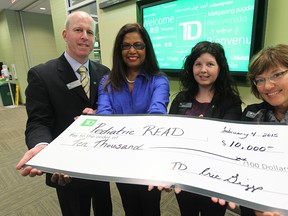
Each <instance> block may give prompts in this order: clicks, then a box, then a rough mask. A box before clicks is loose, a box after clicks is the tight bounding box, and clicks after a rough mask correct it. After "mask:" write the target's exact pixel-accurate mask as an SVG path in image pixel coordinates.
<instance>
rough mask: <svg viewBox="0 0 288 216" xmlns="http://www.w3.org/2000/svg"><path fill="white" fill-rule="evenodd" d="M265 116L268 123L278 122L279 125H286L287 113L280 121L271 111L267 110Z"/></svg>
mask: <svg viewBox="0 0 288 216" xmlns="http://www.w3.org/2000/svg"><path fill="white" fill-rule="evenodd" d="M266 115H267V119H268V121H269V122H279V123H284V124H288V111H287V112H286V113H285V116H284V118H283V119H281V120H280V121H279V120H278V119H277V118H276V117H275V115H274V113H273V111H272V110H268V111H267V114H266Z"/></svg>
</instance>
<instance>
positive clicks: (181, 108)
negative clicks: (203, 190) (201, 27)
mask: <svg viewBox="0 0 288 216" xmlns="http://www.w3.org/2000/svg"><path fill="white" fill-rule="evenodd" d="M180 82H181V83H180V86H181V91H180V92H179V93H178V94H177V95H176V97H175V99H174V100H173V102H172V104H171V107H170V111H169V114H181V115H189V116H198V117H209V118H216V119H229V120H240V119H241V113H242V109H241V104H242V101H241V99H240V97H239V93H238V89H237V87H236V85H235V84H234V82H233V80H232V78H231V77H230V71H229V66H228V63H227V59H226V57H225V52H224V49H223V47H222V46H221V45H220V44H219V43H213V42H209V41H202V42H199V43H197V44H196V45H195V46H194V47H193V48H192V50H191V53H190V54H189V55H188V56H187V57H186V59H185V62H184V68H183V70H182V72H181V77H180ZM176 197H177V201H178V204H179V208H180V212H181V215H182V216H188V215H189V216H191V215H193V216H194V215H195V216H198V215H199V213H201V216H211V215H213V216H224V215H225V212H226V207H227V204H226V205H224V206H221V205H219V204H218V203H214V202H212V200H211V197H205V196H202V195H198V194H194V193H189V192H186V191H182V192H180V193H179V194H176Z"/></svg>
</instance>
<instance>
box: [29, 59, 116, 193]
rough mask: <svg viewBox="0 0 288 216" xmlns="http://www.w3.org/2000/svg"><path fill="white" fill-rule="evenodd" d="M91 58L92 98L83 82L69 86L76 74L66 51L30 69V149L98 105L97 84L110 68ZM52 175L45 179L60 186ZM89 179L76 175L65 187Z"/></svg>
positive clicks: (56, 134)
mask: <svg viewBox="0 0 288 216" xmlns="http://www.w3.org/2000/svg"><path fill="white" fill-rule="evenodd" d="M89 62H90V63H89V73H90V99H88V98H87V96H86V94H85V92H84V90H83V87H82V86H81V85H79V86H77V87H75V88H72V89H69V88H68V87H67V84H69V83H71V82H73V81H75V80H77V77H76V75H75V73H74V71H73V69H72V67H71V66H70V64H69V63H68V61H67V60H66V58H65V57H64V54H62V55H61V56H60V57H59V58H57V59H53V60H50V61H48V62H46V63H45V64H40V65H37V66H35V67H33V68H31V69H30V70H29V71H28V79H27V80H28V87H27V89H26V92H25V94H26V110H27V114H28V120H27V125H26V131H25V136H26V144H27V146H28V148H29V149H31V148H33V147H34V146H35V145H36V144H38V143H41V142H47V143H50V142H51V141H52V140H53V139H55V138H56V137H57V136H58V135H59V134H61V133H62V132H63V131H64V130H65V129H66V128H67V127H68V126H69V125H70V124H71V123H72V122H73V121H74V117H76V116H79V115H81V114H82V110H83V109H84V108H86V107H90V108H93V109H96V107H97V104H96V102H97V99H98V84H99V82H100V80H101V78H102V76H103V75H104V74H106V73H108V72H109V71H110V70H109V68H107V67H106V66H104V65H101V64H98V63H96V62H93V61H89ZM51 160H53V158H51ZM63 160H64V157H63ZM75 160H79V158H75ZM50 178H51V175H50V174H47V177H46V183H47V184H48V185H50V186H53V187H57V186H58V185H56V184H53V183H52V182H51V181H50ZM89 183H91V181H84V180H78V179H74V178H73V180H72V181H71V183H70V184H68V185H66V187H65V188H69V187H75V186H76V187H78V186H80V187H86V186H89Z"/></svg>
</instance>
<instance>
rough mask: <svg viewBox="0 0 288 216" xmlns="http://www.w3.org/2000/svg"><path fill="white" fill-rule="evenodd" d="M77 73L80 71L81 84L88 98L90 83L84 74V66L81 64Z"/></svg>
mask: <svg viewBox="0 0 288 216" xmlns="http://www.w3.org/2000/svg"><path fill="white" fill-rule="evenodd" d="M78 70H79V73H80V76H81V79H80V81H81V84H82V86H83V88H84V91H85V93H86V95H87V97H88V98H89V97H90V83H89V79H88V76H87V75H86V71H87V69H86V67H84V66H81V67H80V68H79V69H78Z"/></svg>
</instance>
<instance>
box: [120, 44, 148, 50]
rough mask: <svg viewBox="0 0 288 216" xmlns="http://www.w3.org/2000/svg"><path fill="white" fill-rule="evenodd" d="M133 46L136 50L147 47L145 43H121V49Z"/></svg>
mask: <svg viewBox="0 0 288 216" xmlns="http://www.w3.org/2000/svg"><path fill="white" fill-rule="evenodd" d="M132 46H133V48H134V49H136V50H143V49H144V48H145V47H146V45H145V44H144V43H134V44H128V43H124V44H121V49H122V50H129V49H130V48H131V47H132Z"/></svg>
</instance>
